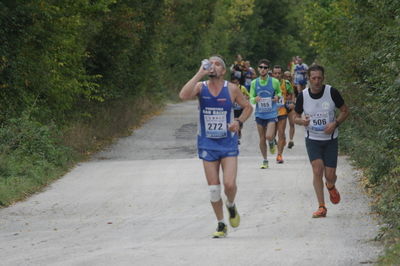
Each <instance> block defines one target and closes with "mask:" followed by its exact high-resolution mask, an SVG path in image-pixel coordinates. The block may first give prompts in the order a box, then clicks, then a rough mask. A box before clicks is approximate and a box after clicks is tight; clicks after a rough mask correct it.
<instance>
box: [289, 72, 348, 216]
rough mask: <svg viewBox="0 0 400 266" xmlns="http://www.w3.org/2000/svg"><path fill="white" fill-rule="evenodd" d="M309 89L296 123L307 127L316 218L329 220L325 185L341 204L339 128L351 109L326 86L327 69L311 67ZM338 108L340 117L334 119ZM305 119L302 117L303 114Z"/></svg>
mask: <svg viewBox="0 0 400 266" xmlns="http://www.w3.org/2000/svg"><path fill="white" fill-rule="evenodd" d="M307 76H308V78H309V82H310V88H306V89H305V90H303V91H302V92H301V93H299V97H298V98H297V102H296V107H295V111H296V118H295V123H296V124H298V125H302V126H304V127H305V131H306V132H305V133H306V148H307V153H308V157H309V159H310V162H311V166H312V170H313V175H314V180H313V185H314V190H315V193H316V195H317V200H318V204H319V206H318V210H317V211H316V212H314V213H313V215H312V217H313V218H320V217H326V214H327V208H326V206H325V200H324V181H323V177H324V175H325V185H326V188H327V189H328V192H329V196H330V200H331V202H332V203H333V204H338V203H339V202H340V194H339V191H338V190H337V189H336V187H335V183H336V179H337V176H336V167H337V158H338V139H337V137H338V127H339V125H340V124H341V123H343V121H345V120H346V118H347V117H348V116H349V109H348V107H347V105H346V104H345V103H344V100H343V98H342V96H341V95H340V93H339V91H338V90H336V89H335V88H333V87H331V86H330V85H325V84H324V83H323V82H324V68H323V67H322V66H319V65H312V66H311V67H310V68H309V69H308V72H307ZM336 108H338V109H339V111H340V112H339V115H338V116H337V117H336V116H335V110H336ZM303 113H304V116H303V117H302V114H303Z"/></svg>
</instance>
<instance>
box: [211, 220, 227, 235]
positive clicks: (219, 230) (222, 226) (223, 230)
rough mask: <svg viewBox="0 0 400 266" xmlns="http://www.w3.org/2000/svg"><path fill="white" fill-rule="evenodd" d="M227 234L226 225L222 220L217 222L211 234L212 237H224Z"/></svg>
mask: <svg viewBox="0 0 400 266" xmlns="http://www.w3.org/2000/svg"><path fill="white" fill-rule="evenodd" d="M227 235H228V226H226V224H224V223H223V222H219V223H218V227H217V231H216V232H215V233H214V234H213V238H221V237H226V236H227Z"/></svg>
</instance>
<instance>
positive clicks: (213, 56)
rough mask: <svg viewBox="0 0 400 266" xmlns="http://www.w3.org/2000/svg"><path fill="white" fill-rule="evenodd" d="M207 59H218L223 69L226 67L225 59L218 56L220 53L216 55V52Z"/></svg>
mask: <svg viewBox="0 0 400 266" xmlns="http://www.w3.org/2000/svg"><path fill="white" fill-rule="evenodd" d="M209 59H210V60H211V59H215V60H218V61H219V62H220V63H221V65H222V66H223V67H224V69H226V64H225V60H224V58H223V57H222V56H220V55H218V54H215V55H212V56H210V58H209Z"/></svg>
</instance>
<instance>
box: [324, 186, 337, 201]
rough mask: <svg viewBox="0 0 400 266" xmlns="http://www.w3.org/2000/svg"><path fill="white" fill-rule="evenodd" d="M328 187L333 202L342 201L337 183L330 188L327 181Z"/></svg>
mask: <svg viewBox="0 0 400 266" xmlns="http://www.w3.org/2000/svg"><path fill="white" fill-rule="evenodd" d="M325 185H326V188H327V189H328V192H329V198H330V200H331V202H332V203H333V204H338V203H339V202H340V194H339V191H338V190H337V189H336V187H335V185H334V186H333V187H331V188H328V184H327V183H325Z"/></svg>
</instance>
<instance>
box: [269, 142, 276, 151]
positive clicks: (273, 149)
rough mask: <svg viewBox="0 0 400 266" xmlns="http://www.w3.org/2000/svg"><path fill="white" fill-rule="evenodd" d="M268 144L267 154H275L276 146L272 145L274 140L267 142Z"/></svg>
mask: <svg viewBox="0 0 400 266" xmlns="http://www.w3.org/2000/svg"><path fill="white" fill-rule="evenodd" d="M268 144H269V152H270V153H271V154H275V152H276V145H275V143H274V140H273V141H269V142H268Z"/></svg>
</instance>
